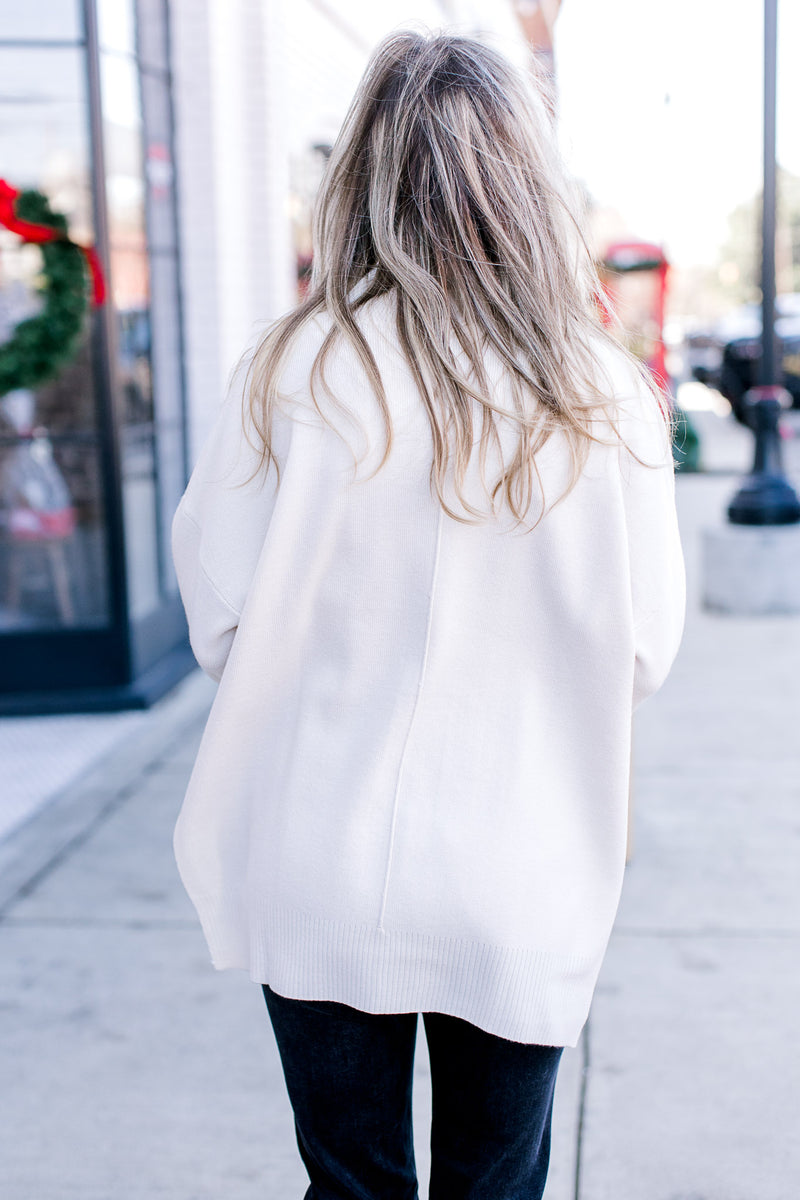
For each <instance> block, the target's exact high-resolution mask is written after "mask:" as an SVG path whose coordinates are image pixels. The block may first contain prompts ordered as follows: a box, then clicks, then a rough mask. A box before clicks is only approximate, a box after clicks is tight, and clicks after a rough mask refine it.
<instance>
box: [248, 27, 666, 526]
mask: <svg viewBox="0 0 800 1200" xmlns="http://www.w3.org/2000/svg"><path fill="white" fill-rule="evenodd" d="M579 212H580V208H579V205H578V203H577V199H576V191H575V188H574V185H572V184H571V183H570V182H569V181H568V179H567V177H566V174H565V172H564V170H563V168H562V165H561V162H560V159H559V155H558V152H557V149H556V137H555V133H554V129H553V122H552V118H551V117H550V114H549V111H548V109H547V106H546V103H545V101H544V98H543V92H542V90H541V89H537V88H536V87H535V86H531V84H530V83H529V82H528V80H527V79H526V78H525V77H524V76H523V75H522V74H521V73H520V72H517V71H516V70H515V69H514V68H513V67H512V65H511V64H510V63H509V62H507V61H506V60H505V58H504V57H503V56H502V55H501V54H499V53H497V52H496V51H495V50H493V49H492V48H490V47H489V46H487V45H485V44H483V43H481V42H478V41H476V40H473V39H472V38H467V37H461V36H456V35H450V34H438V35H424V34H420V33H417V32H412V31H403V32H398V33H395V34H392V35H391V36H389V37H387V38H386V39H385V40H384V41H383V42H381V43H380V45H379V46H378V47H377V49H376V51H375V52H374V54H373V56H372V59H371V60H370V63H369V65H368V67H367V70H366V72H365V74H364V77H363V79H362V81H361V83H360V85H359V87H358V90H357V92H356V94H355V97H354V99H353V101H352V103H351V106H350V109H349V111H348V113H347V116H346V118H345V121H344V124H343V126H342V129H341V132H340V133H339V136H338V139H337V141H336V144H335V146H334V147H333V151H332V154H331V156H330V159H329V162H328V165H327V169H326V172H325V175H324V178H323V181H322V184H321V188H320V191H319V194H318V197H317V202H316V208H315V213H314V231H313V244H314V260H313V268H312V277H311V285H310V289H309V292H308V295H307V297H306V298H305V299H304V300H303V302H302V303H301V304H300V305H299V306H298V307H297V308H296V309H295V310H294V311H292V312H290V313H288V314H287V315H285V316H283V317H282V318H280V319H279V320H278V321H277V322H275V323H274V324H273V325H272V326H271V327H270V328H269V329H268V330H267V331H266V333H265V334H264V335H263V337H262V338H261V340H260V342H259V343H258V345H257V347H256V350H255V353H254V355H253V357H252V360H251V362H250V364H249V368H248V370H249V389H248V398H249V415H250V419H251V421H252V425H253V427H254V428H255V430H256V432H257V436H258V442H259V445H258V446H257V447H256V448H257V449H258V450H259V451H260V455H261V459H260V463H259V467H263V466H266V472H267V473H268V471H269V466H270V463H271V462H274V465H275V468H276V472H277V477H278V483H280V466H279V464H278V461H277V458H276V457H275V455H274V453H273V449H272V442H271V428H272V415H273V412H274V409H275V407H276V405H277V404H278V402H279V399H280V378H281V372H282V368H283V366H284V364H285V362H286V358H287V355H288V354H289V352H290V349H291V346H292V343H293V341H294V339H295V337H296V336H297V335H298V334H299V333H300V331H301V330H302V329H303V328H304V327H305V326H306V325H307V323H308V322H309V321H311V320H312V319H313V318H314V317H316V316H317V315H318V314H322V313H324V314H327V316H328V318H329V320H330V327H329V329H328V331H327V333H326V335H325V336H324V339H323V341H322V344H321V346H320V349H319V351H318V353H317V355H316V359H315V361H314V364H313V367H312V370H311V378H310V392H311V396H312V399H313V402H314V405H315V406H316V408H317V409H318V410H319V412H320V415H321V416H322V417H323V418H324V419H325V420H326V421H328V423H329V424H331V421H330V420H329V418H328V417H327V416H326V414H325V412H324V411H323V408H322V406H321V405H320V403H319V400H318V396H317V389H318V388H319V386H320V385H322V386H323V387H326V388H327V385H326V381H325V374H324V369H325V363H326V360H327V359H328V357H329V355H330V354H331V352H332V350H333V349H334V347H335V346H336V345H337V343H339V342H340V340H341V339H344V340H345V341H346V342H347V343H349V344H350V346H352V347H353V349H354V350H355V352H356V354H357V356H358V359H359V360H360V362H361V364H363V368H364V371H365V372H366V376H367V378H368V380H369V381H370V384H371V387H372V389H373V390H374V394H375V400H376V403H377V405H378V406H379V408H380V414H381V417H382V419H383V425H384V429H385V449H384V454H383V457H382V459H381V461H380V463H379V465H378V467H377V468H376V471H377V470H380V468H381V467H382V466H383V464H384V463H385V462H386V460H387V458H388V456H389V454H390V452H391V447H392V436H393V435H392V421H391V415H390V411H389V405H388V403H387V398H386V393H385V390H384V386H383V383H382V380H381V376H380V372H379V369H378V365H377V363H376V360H375V357H374V355H373V353H372V351H371V349H370V346H369V345H368V342H367V339H366V338H365V336H364V333H363V332H362V330H361V329H360V327H359V322H358V313H359V310H360V309H361V308H363V307H364V306H365V305H367V304H369V303H370V301H372V300H374V299H376V298H377V297H379V296H382V295H385V294H386V293H390V292H391V293H393V294H394V296H395V297H396V324H397V338H398V342H399V346H400V347H401V349H402V352H403V354H404V356H405V358H406V360H407V361H408V364H409V366H410V369H411V371H412V373H413V377H414V379H415V381H416V384H417V386H418V389H419V394H420V397H421V400H422V403H423V404H424V406H425V410H426V413H427V417H428V420H429V422H430V429H431V434H432V445H433V459H432V463H431V486H432V488H435V491H436V494H437V496H438V498H439V501H440V503H441V504H442V505H443V507H444V508H445V510H446V512H447V513H448V514H449V515H450V516H451V517H453V518H454V519H456V520H459V521H465V522H467V523H474V522H476V521H482V520H486V519H487V518H488V517H489V515H490V513H495V512H496V510H497V505H498V503H500V504H502V503H503V502H505V503H506V504H507V505H508V508H509V509H510V511H511V512H512V513H513V515H514V517H515V518H516V521H517V522H518V523H521V522H523V521H524V519H525V515H526V513H527V512H528V511H529V507H530V504H531V501H532V498H533V487H534V484H533V479H534V474H535V476H536V478H537V480H538V483H539V486H540V488H541V477H540V474H539V470H538V467H537V463H536V457H537V452H538V451H539V450H540V449H541V447H542V446H543V445H544V444H545V443H546V442H547V440H548V439H549V438H550V436H551V435H552V434H553V432H555V431H556V430H560V431H562V433H563V434H564V435H565V436H566V438H567V441H568V444H569V448H570V452H571V460H572V475H571V478H570V481H569V484H568V486H567V488H566V490H565V491H564V492H563V493H562V495H561V496H560V497H559V500H560V499H563V498H564V496H566V495H567V494H568V493H569V492H570V491H571V490H572V488H573V487H574V486H575V483H576V482H577V481H578V478H579V477H580V474H581V471H582V470H583V467H584V465H585V461H586V457H587V455H588V452H589V449H590V443H591V442H593V441H599V440H602V439H598V438H597V437H596V436H595V434H593V433H592V432H591V428H590V427H591V425H592V424H593V422H594V421H595V420H596V418H597V410H598V409H602V410H603V412H604V413H605V414H606V416H607V417H608V421H609V424H610V426H611V427H612V428H613V429H614V431H615V434H616V435H617V436H618V437H619V438H620V440H621V434H620V433H619V430H618V428H617V425H616V422H615V419H614V412H613V408H614V399H613V395H612V391H613V389H612V388H611V386H610V381H609V386H608V387H607V388H606V387H601V386H598V368H599V366H600V364H599V362H598V345H602V343H603V342H606V343H608V344H609V345H613V346H614V347H615V349H616V352H617V353H619V354H623V355H625V356H626V357H627V358H628V360H629V363H630V367H631V369H632V370H633V371H634V372H635V373H636V374H637V375H638V376H639V379H640V380H641V383H642V385H643V386H644V387H646V388H649V390H650V391H651V392H652V393H653V395H654V403H656V402H658V401H657V389H656V388H655V385H654V384H653V383H652V381H651V379H650V376H649V372H647V371H646V369H645V368H643V367H641V365H640V364H639V363H638V361H637V360H636V359H635V358H634V357H633V356H632V355H630V354H628V353H627V351H624V350H623V349H622V348H621V346H620V344H619V341H618V339H617V338H616V336H615V335H614V334H613V333H612V332H610V331H608V330H607V329H605V328H604V326H603V323H602V321H601V319H600V316H599V312H598V305H597V297H598V296H599V295H600V285H599V281H598V278H597V275H596V271H595V269H594V267H593V264H592V258H591V254H590V252H589V250H588V247H587V245H586V241H585V238H584V235H583V233H582V231H581V221H580V219H579V217H578V213H579ZM357 285H361V286H357ZM487 350H490V351H493V352H494V353H495V354H496V355H497V356H498V357H499V360H500V362H501V363H502V365H503V368H504V370H505V371H506V372H507V375H508V378H509V381H510V385H511V386H510V389H508V394H509V395H510V397H511V404H510V407H503V406H502V405H500V404H499V403H498V402H497V400H496V398H495V397H493V394H492V392H493V388H492V386H491V385H490V382H489V378H488V375H487V370H486V365H485V356H486V352H487ZM601 374H602V371H601ZM495 390H496V389H495ZM337 405H338V406H339V407H340V408H342V409H346V405H344V404H343V403H342V401H341V398H339V399H338V400H337ZM658 407H659V408H660V410H661V412H662V415H663V416H664V418H665V421H666V423H667V424H668V425H669V424H670V414H669V410H668V408H667V407H666V406H665V405H663V404H661V403H660V402H658ZM498 418H500V419H503V418H505V419H507V420H510V421H512V422H513V423H514V427H515V429H516V431H517V432H518V437H517V442H516V449H515V450H514V452H513V454H512V455H511V456H510V461H505V459H503V457H502V455H501V459H500V461H501V463H502V470H501V472H500V476H499V478H497V479H496V480H495V481H494V482H493V483H492V484H489V483H487V482H486V477H485V464H486V461H487V454H488V451H489V447H490V446H491V445H492V443H494V444H495V445H496V446H497V447H498V449H499V448H500V441H499V431H498ZM477 420H480V422H481V426H480V429H481V433H480V445H479V456H480V459H479V461H480V469H481V480H482V483H483V485H484V487H485V488H486V492H487V497H488V498H489V500H490V513H487V512H486V511H483V510H481V509H478V508H476V507H475V505H474V504H472V503H469V502H468V501H467V500H466V497H465V495H464V490H463V489H464V480H465V473H466V470H467V465H468V463H469V460H470V457H471V454H472V452H473V444H474V441H475V438H474V429H475V425H476V421H477ZM605 444H608V443H607V442H606V443H605ZM635 457H636V456H635ZM639 461H641V460H639ZM258 469H259V468H257V471H258ZM451 469H452V472H453V482H454V486H455V493H456V496H457V498H458V500H459V503H460V504H461V505H462V507H463V510H464V511H462V512H457V511H454V510H453V509H452V507H451V506H450V505H448V503H447V501H446V499H445V488H444V484H445V479H446V477H447V474H448V472H449V471H450V470H451ZM251 478H252V476H251ZM542 495H543V491H542ZM556 502H558V501H556ZM543 515H544V510H543V511H542V513H541V515H540V517H539V520H541V517H542V516H543ZM535 524H538V521H537V522H536V523H535ZM533 527H535V525H534V526H532V528H533Z"/></svg>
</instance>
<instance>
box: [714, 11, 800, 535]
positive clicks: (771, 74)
mask: <svg viewBox="0 0 800 1200" xmlns="http://www.w3.org/2000/svg"><path fill="white" fill-rule="evenodd" d="M777 51H778V0H764V200H763V212H762V223H761V370H760V379H759V383H758V385H757V386H756V387H753V388H750V390H749V391H748V392H747V393H746V394H745V402H746V404H747V407H748V410H749V412H748V418H749V421H750V425H751V426H752V428H753V431H754V433H755V436H756V445H755V461H754V463H753V469H752V471H751V472H750V474H749V475H748V476H747V477H746V478H745V479H744V480H743V482H742V485H741V487H740V488H739V491H738V492H737V493H736V495H735V496H734V497H733V500H732V501H731V502H730V504H729V505H728V520H729V521H730V522H731V524H733V525H794V524H796V523H797V522H799V521H800V499H798V497H797V494H796V493H795V490H794V488H793V487H792V485H791V483H790V482H789V480H788V479H787V478H786V476H785V475H784V473H783V465H782V462H781V440H780V428H779V425H778V418H779V416H780V412H781V409H782V408H786V407H788V406H789V404H790V403H791V398H790V396H789V394H788V392H787V391H786V390H785V388H783V387H781V386H780V383H779V380H778V373H779V370H780V367H779V364H778V362H777V357H778V356H777V354H776V353H775V349H776V347H775V176H776V168H775V108H776V104H775V97H776V78H777V70H778V61H777ZM781 373H782V372H781Z"/></svg>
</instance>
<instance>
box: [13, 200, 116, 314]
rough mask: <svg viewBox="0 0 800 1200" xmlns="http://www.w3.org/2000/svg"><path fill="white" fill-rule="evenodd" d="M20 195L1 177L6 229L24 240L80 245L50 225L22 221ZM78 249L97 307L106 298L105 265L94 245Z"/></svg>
mask: <svg viewBox="0 0 800 1200" xmlns="http://www.w3.org/2000/svg"><path fill="white" fill-rule="evenodd" d="M18 196H19V191H18V190H17V188H14V187H12V186H11V184H10V183H7V182H6V180H5V179H0V225H5V227H6V229H10V230H11V232H12V233H16V234H17V235H18V236H19V237H21V238H22V240H23V241H24V242H34V243H37V244H40V243H42V242H56V241H59V242H69V243H70V244H71V245H73V246H78V243H77V242H73V241H72V239H71V238H69V237H67V236H66V234H63V233H59V231H58V230H57V229H53V228H52V227H51V226H49V225H37V224H35V223H34V222H32V221H21V220H20V219H19V217H18V216H17V215H16V212H15V211H14V204H15V202H16V199H17V197H18ZM78 249H79V250H81V251H82V252H83V255H84V257H85V259H86V265H87V267H88V268H89V275H90V276H91V280H92V303H93V304H94V306H95V308H96V307H97V306H98V305H100V304H102V303H103V301H104V300H105V298H106V284H105V279H104V277H103V267H102V264H101V262H100V258H99V256H98V254H97V251H96V250H95V248H94V246H78Z"/></svg>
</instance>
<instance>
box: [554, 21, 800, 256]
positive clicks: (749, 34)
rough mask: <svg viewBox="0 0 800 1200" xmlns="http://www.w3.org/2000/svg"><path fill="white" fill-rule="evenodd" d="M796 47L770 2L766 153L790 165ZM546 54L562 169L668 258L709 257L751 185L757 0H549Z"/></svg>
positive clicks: (799, 159)
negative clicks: (552, 33) (551, 61)
mask: <svg viewBox="0 0 800 1200" xmlns="http://www.w3.org/2000/svg"><path fill="white" fill-rule="evenodd" d="M798 47H800V4H798V3H797V0H779V13H778V126H777V140H778V161H779V163H780V164H781V165H782V166H783V167H786V168H787V169H788V170H790V171H792V172H795V173H797V174H800V72H798V70H797V66H796V57H797V50H798ZM792 60H794V61H792ZM556 62H557V72H558V83H559V97H560V108H559V113H560V126H561V133H560V136H561V140H562V150H563V152H564V155H565V157H566V159H567V162H568V165H569V166H570V168H571V170H572V172H573V173H574V174H575V175H577V176H578V177H579V178H581V179H583V180H584V182H585V183H586V184H587V186H588V187H589V190H590V191H591V193H592V194H593V196H594V197H595V199H596V200H597V201H598V203H600V204H603V205H608V206H610V207H615V208H618V209H619V210H620V212H621V213H622V214H623V215H624V217H625V218H626V220H627V222H628V223H629V225H630V232H631V233H633V234H635V235H636V236H638V237H641V238H644V239H652V240H653V241H656V242H659V243H661V244H662V245H663V246H664V248H665V250H666V251H667V255H668V257H669V258H670V259H671V261H673V262H675V263H676V264H679V265H685V266H690V265H695V264H701V263H713V262H715V261H716V259H717V252H718V248H719V246H720V244H721V243H722V242H723V241H724V240H725V236H726V232H727V223H726V218H727V215H728V214H729V213H730V212H731V210H732V209H733V208H735V207H736V205H737V204H739V203H741V202H742V201H743V200H747V199H748V198H750V197H751V196H752V195H753V194H754V193H755V192H756V191H758V190H759V188H760V186H761V176H762V88H763V5H762V3H761V0H737V2H736V3H735V4H734V3H731V0H671V2H670V3H669V4H665V3H659V4H656V3H652V2H648V0H603V3H602V4H600V3H598V0H563V5H562V9H561V13H560V15H559V18H558V23H557V26H556Z"/></svg>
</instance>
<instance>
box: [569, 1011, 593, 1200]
mask: <svg viewBox="0 0 800 1200" xmlns="http://www.w3.org/2000/svg"><path fill="white" fill-rule="evenodd" d="M591 1026H592V1017H591V1013H590V1014H589V1016H588V1017H587V1019H586V1024H585V1025H584V1027H583V1033H582V1034H581V1087H580V1093H579V1095H578V1120H577V1123H576V1129H575V1191H574V1193H573V1200H581V1167H582V1165H583V1163H582V1156H583V1130H584V1124H585V1120H586V1094H587V1091H588V1088H589V1071H590V1069H591V1053H590V1046H589V1041H590V1037H591Z"/></svg>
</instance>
